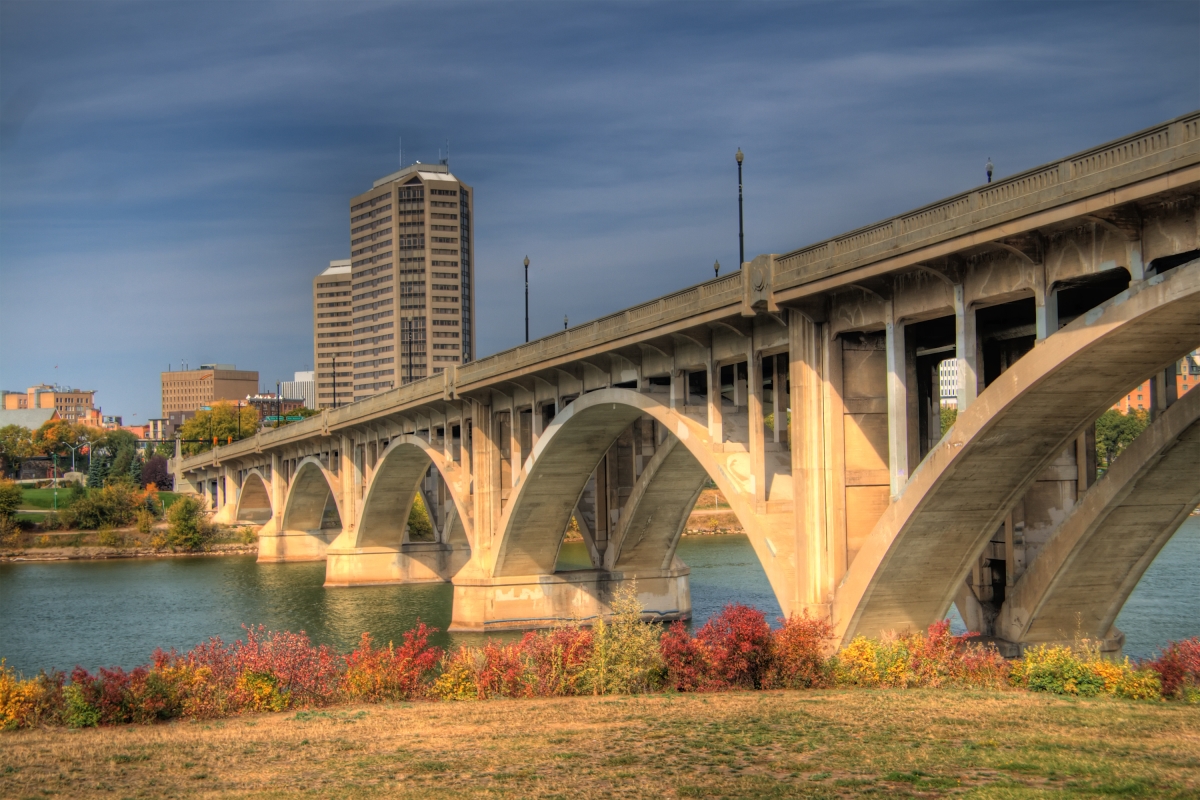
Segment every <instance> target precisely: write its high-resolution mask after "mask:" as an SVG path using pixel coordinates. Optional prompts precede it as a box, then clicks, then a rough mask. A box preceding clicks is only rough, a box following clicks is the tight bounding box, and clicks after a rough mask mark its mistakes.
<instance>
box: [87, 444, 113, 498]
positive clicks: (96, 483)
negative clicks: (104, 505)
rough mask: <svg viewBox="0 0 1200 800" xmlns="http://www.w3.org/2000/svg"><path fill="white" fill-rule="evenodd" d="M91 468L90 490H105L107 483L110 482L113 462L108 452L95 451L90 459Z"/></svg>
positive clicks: (88, 482)
mask: <svg viewBox="0 0 1200 800" xmlns="http://www.w3.org/2000/svg"><path fill="white" fill-rule="evenodd" d="M89 460H90V461H91V466H90V467H89V468H88V474H87V485H88V488H89V489H103V488H104V483H105V481H107V480H108V473H109V467H110V466H111V461H110V459H109V456H108V453H107V451H104V450H94V451H93V452H92V454H91V457H90V459H89Z"/></svg>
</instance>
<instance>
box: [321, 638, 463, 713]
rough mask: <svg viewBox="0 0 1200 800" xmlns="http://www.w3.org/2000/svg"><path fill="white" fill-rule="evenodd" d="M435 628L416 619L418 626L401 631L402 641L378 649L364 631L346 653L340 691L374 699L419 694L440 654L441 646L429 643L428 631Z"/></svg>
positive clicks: (402, 698) (408, 696)
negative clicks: (356, 643)
mask: <svg viewBox="0 0 1200 800" xmlns="http://www.w3.org/2000/svg"><path fill="white" fill-rule="evenodd" d="M435 630H436V628H428V627H426V625H425V623H423V622H421V621H420V620H418V621H417V627H415V628H413V629H412V630H411V631H407V632H406V633H405V634H404V644H402V645H400V646H399V647H395V646H394V645H392V644H391V643H390V642H389V643H388V646H387V647H386V648H378V649H376V648H375V647H373V646H372V644H371V634H369V633H364V634H363V635H362V641H361V642H360V643H359V646H358V648H357V649H356V650H353V651H352V652H351V653H350V654H349V655H348V656H346V672H345V674H344V675H343V676H342V691H343V692H344V693H345V694H346V695H347V696H349V697H352V698H355V699H362V700H370V701H375V702H378V701H380V700H408V699H411V698H413V697H416V696H418V695H420V694H422V693H423V690H424V682H425V679H426V678H427V677H428V676H429V674H430V673H431V672H432V671H433V668H434V667H435V666H437V663H438V661H439V660H440V659H441V657H442V651H441V650H440V649H438V648H436V647H430V646H429V634H430V633H433V632H434V631H435Z"/></svg>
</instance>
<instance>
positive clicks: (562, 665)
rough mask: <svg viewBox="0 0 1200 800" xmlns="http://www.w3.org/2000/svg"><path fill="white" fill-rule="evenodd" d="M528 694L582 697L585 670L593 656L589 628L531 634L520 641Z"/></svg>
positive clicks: (563, 629) (559, 629)
mask: <svg viewBox="0 0 1200 800" xmlns="http://www.w3.org/2000/svg"><path fill="white" fill-rule="evenodd" d="M520 646H521V650H522V652H523V653H524V658H525V663H526V671H527V672H526V676H525V679H526V681H527V682H528V684H529V691H530V693H531V694H534V695H536V696H538V697H563V696H567V695H575V694H579V692H580V691H581V689H582V685H581V684H582V679H583V668H584V666H585V665H586V664H587V660H588V657H589V656H591V654H592V632H591V631H590V630H588V629H586V628H580V627H566V628H555V629H554V630H552V631H549V632H541V633H534V632H533V631H530V632H529V633H526V634H525V637H524V638H523V639H522V640H521V645H520Z"/></svg>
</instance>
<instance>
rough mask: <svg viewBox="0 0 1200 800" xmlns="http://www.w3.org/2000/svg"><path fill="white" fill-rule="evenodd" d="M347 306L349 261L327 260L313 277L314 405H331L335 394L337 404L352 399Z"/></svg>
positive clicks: (350, 351)
mask: <svg viewBox="0 0 1200 800" xmlns="http://www.w3.org/2000/svg"><path fill="white" fill-rule="evenodd" d="M350 306H351V303H350V261H349V260H344V261H330V262H329V268H328V269H326V270H325V271H324V272H322V273H321V274H320V275H318V276H317V277H315V278H313V366H314V367H315V369H314V370H313V372H315V373H316V376H315V378H314V381H315V383H316V384H317V386H316V390H317V391H316V394H317V396H316V401H317V404H316V406H314V408H317V409H321V408H333V405H334V399H335V398H336V400H337V405H339V406H344V405H346V404H347V403H349V402H351V401H352V400H353V399H354V381H353V377H352V375H353V369H352V368H351V366H350V365H351V355H350V354H351V353H352V352H353V349H352V347H351V345H350V341H351V333H350V316H351V312H350ZM335 364H336V365H337V369H336V370H335V369H334V365H335ZM335 373H336V375H335Z"/></svg>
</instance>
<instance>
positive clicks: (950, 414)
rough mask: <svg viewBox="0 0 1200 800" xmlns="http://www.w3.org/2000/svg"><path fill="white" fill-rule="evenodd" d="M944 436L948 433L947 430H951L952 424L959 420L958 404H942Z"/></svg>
mask: <svg viewBox="0 0 1200 800" xmlns="http://www.w3.org/2000/svg"><path fill="white" fill-rule="evenodd" d="M941 415H942V436H945V435H946V431H948V430H950V426H951V425H953V424H954V423H955V422H957V421H958V408H957V407H956V406H942V411H941Z"/></svg>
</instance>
